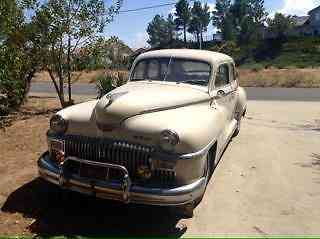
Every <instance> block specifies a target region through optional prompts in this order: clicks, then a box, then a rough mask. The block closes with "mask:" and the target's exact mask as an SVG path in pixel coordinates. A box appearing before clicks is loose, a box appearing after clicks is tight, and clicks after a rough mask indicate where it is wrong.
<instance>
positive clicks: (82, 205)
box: [1, 178, 187, 237]
mask: <svg viewBox="0 0 320 239" xmlns="http://www.w3.org/2000/svg"><path fill="white" fill-rule="evenodd" d="M1 210H2V211H3V212H9V213H21V214H23V216H24V217H29V218H33V219H35V220H34V221H33V223H32V224H31V225H30V226H29V227H28V229H29V230H30V232H32V233H35V234H37V235H40V236H41V235H80V236H94V237H96V236H116V237H119V236H121V237H122V236H130V237H132V236H161V237H163V236H170V237H181V236H182V235H183V234H184V233H185V232H186V229H187V228H186V227H185V226H184V227H181V226H178V225H179V224H178V222H179V220H180V219H181V218H180V217H179V216H178V215H177V214H176V213H175V212H174V210H172V209H170V208H167V207H165V208H164V207H151V206H142V205H130V204H129V205H125V204H123V203H120V202H119V203H118V202H112V201H108V200H103V199H97V198H93V197H89V196H86V195H82V194H78V193H74V192H69V193H66V192H63V191H62V190H61V189H60V188H58V187H57V186H55V185H52V184H50V183H47V182H45V181H43V180H41V179H39V178H38V179H35V180H33V181H31V182H29V183H27V184H25V185H23V186H22V187H20V188H18V189H17V190H16V191H14V192H13V193H11V194H10V195H9V197H8V198H7V200H6V202H5V204H4V205H3V207H2V208H1Z"/></svg>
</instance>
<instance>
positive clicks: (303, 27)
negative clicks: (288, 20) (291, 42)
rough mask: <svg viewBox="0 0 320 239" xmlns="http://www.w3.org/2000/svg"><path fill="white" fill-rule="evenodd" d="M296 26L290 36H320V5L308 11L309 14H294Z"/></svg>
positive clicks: (289, 32) (289, 33) (288, 33)
mask: <svg viewBox="0 0 320 239" xmlns="http://www.w3.org/2000/svg"><path fill="white" fill-rule="evenodd" d="M292 20H293V23H294V28H293V29H292V30H290V31H288V32H287V35H289V36H320V6H318V7H316V8H314V9H312V10H311V11H309V12H308V16H294V17H293V18H292Z"/></svg>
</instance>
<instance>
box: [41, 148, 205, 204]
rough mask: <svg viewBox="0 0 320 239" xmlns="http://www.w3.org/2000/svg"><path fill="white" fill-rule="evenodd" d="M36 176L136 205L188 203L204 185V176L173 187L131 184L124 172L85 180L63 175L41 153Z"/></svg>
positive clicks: (47, 154) (97, 195) (109, 165)
mask: <svg viewBox="0 0 320 239" xmlns="http://www.w3.org/2000/svg"><path fill="white" fill-rule="evenodd" d="M103 166H105V167H115V168H118V169H119V170H122V171H123V172H124V173H125V172H126V169H125V168H124V167H121V166H118V165H111V164H105V165H103ZM38 169H39V174H40V177H41V178H43V179H45V180H47V181H49V182H51V183H54V184H56V185H60V186H61V187H63V188H67V189H70V190H72V191H77V192H81V193H85V194H89V195H93V196H96V197H99V198H106V199H111V200H117V201H123V202H132V203H138V204H149V205H160V206H177V205H183V204H187V203H190V202H192V201H194V200H196V199H198V198H199V197H201V195H202V194H203V193H204V190H205V187H206V180H205V178H204V177H203V178H200V179H199V180H197V181H195V182H193V183H191V184H188V185H185V186H181V187H175V188H150V187H142V186H138V185H134V184H131V181H130V178H129V176H128V174H127V175H126V176H127V178H124V181H123V182H119V183H114V182H108V181H98V180H89V179H86V178H81V177H79V176H77V175H72V176H70V175H68V176H66V175H64V173H63V170H61V167H57V166H56V165H55V164H53V163H52V161H51V160H50V156H49V153H48V152H46V153H44V154H43V155H42V156H41V157H40V159H39V161H38Z"/></svg>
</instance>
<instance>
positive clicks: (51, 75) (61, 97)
mask: <svg viewBox="0 0 320 239" xmlns="http://www.w3.org/2000/svg"><path fill="white" fill-rule="evenodd" d="M47 72H48V73H49V75H50V78H51V80H52V83H53V85H54V88H55V89H56V92H57V94H58V97H59V101H60V104H61V107H62V108H65V107H66V102H65V101H64V95H63V91H62V93H61V92H60V90H59V86H58V84H57V82H56V79H55V77H54V75H53V72H52V71H51V70H50V69H47Z"/></svg>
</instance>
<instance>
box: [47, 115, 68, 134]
mask: <svg viewBox="0 0 320 239" xmlns="http://www.w3.org/2000/svg"><path fill="white" fill-rule="evenodd" d="M67 128H68V121H66V120H65V119H63V118H62V116H60V115H54V116H52V118H51V119H50V129H51V130H52V131H54V132H55V133H58V134H63V133H65V132H66V131H67Z"/></svg>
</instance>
